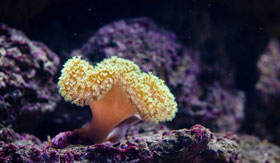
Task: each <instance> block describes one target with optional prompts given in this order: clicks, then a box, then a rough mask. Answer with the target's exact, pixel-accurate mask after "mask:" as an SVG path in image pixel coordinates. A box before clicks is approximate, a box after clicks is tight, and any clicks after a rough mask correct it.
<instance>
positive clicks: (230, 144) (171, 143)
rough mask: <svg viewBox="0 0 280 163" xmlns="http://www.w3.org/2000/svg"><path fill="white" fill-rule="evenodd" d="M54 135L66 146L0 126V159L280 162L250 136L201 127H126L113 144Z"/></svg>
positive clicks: (275, 149) (271, 148) (272, 150)
mask: <svg viewBox="0 0 280 163" xmlns="http://www.w3.org/2000/svg"><path fill="white" fill-rule="evenodd" d="M58 137H59V138H62V139H61V140H60V143H64V145H65V143H66V144H67V145H66V146H63V147H62V146H56V148H54V147H53V145H54V143H57V141H54V139H53V140H52V142H51V141H50V140H49V141H48V142H41V141H40V140H38V139H37V138H35V137H34V136H31V135H28V134H21V135H20V134H17V133H15V132H14V131H13V130H11V129H2V130H1V131H0V161H4V160H5V161H6V162H9V161H21V162H27V161H28V160H31V161H34V162H40V161H41V162H43V161H45V162H57V161H61V162H64V161H65V162H75V161H81V160H83V161H85V162H89V161H93V160H94V161H96V162H108V161H110V162H111V161H113V162H114V161H116V162H162V161H164V162H166V161H177V162H186V161H188V162H209V161H210V162H250V161H255V162H266V161H269V162H278V161H279V154H280V148H279V147H277V146H275V145H272V144H269V143H267V142H261V141H260V140H259V139H258V138H256V137H254V136H246V135H245V136H241V137H238V136H237V135H234V134H230V133H220V134H215V133H212V132H210V130H209V129H207V128H205V127H203V126H201V125H195V126H193V127H192V128H191V129H180V130H172V131H171V130H169V129H168V128H166V127H165V126H164V125H154V124H151V123H143V122H141V123H138V124H137V125H135V126H133V127H131V128H130V129H129V131H128V132H127V135H126V138H125V139H124V140H122V141H121V142H118V143H115V144H110V143H103V144H94V145H86V144H84V145H82V144H77V143H78V141H77V140H78V139H76V138H77V137H75V136H73V135H71V133H70V132H63V133H60V134H59V135H58ZM69 142H72V143H76V144H71V143H69ZM51 143H52V144H51ZM79 143H80V142H79ZM83 143H85V142H83ZM256 156H257V157H256Z"/></svg>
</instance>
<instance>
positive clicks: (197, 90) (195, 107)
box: [71, 18, 245, 131]
mask: <svg viewBox="0 0 280 163" xmlns="http://www.w3.org/2000/svg"><path fill="white" fill-rule="evenodd" d="M71 55H82V56H85V57H86V58H88V59H89V60H91V61H92V62H98V61H99V60H101V59H102V58H105V57H110V56H113V55H117V56H120V57H124V58H127V59H130V60H132V61H134V62H135V63H136V64H138V65H139V66H140V67H141V69H143V70H144V71H151V72H153V73H154V74H156V75H157V76H159V77H160V78H162V79H163V80H165V82H166V83H167V85H168V86H169V88H170V89H171V91H172V92H173V93H174V95H175V97H176V100H177V102H178V104H179V114H178V115H182V117H183V118H182V119H184V122H183V123H184V125H182V126H180V125H181V124H182V123H179V124H178V125H177V128H182V127H191V125H193V124H195V123H200V124H203V125H205V126H206V127H209V128H211V129H212V130H214V131H236V130H237V129H238V127H239V125H240V124H241V122H242V120H243V110H244V102H245V95H244V94H243V93H242V92H241V91H227V90H225V89H223V88H222V87H221V86H215V85H214V86H204V85H205V84H203V81H199V79H198V75H200V69H199V66H200V65H199V61H198V59H199V55H198V54H197V53H196V52H193V51H190V50H188V49H187V48H185V47H184V46H183V45H182V44H180V43H179V41H178V39H177V37H176V36H175V34H174V33H172V32H169V31H167V30H164V29H162V28H160V27H158V26H156V25H155V24H154V23H153V22H152V21H151V20H149V19H147V18H135V19H127V20H120V21H116V22H113V23H111V24H108V25H105V26H104V27H102V28H100V29H99V30H98V31H97V32H96V33H95V34H94V35H93V36H92V37H91V38H90V39H89V41H88V42H87V43H86V44H85V45H84V46H82V48H80V49H78V50H75V51H74V52H73V53H72V54H71ZM217 85H218V84H217ZM208 87H210V88H208ZM175 121H176V119H175ZM175 121H174V122H175ZM174 122H172V123H174ZM177 122H178V121H177ZM175 125H176V124H175ZM178 126H179V127H178Z"/></svg>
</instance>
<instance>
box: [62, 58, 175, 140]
mask: <svg viewBox="0 0 280 163" xmlns="http://www.w3.org/2000/svg"><path fill="white" fill-rule="evenodd" d="M61 72H62V74H61V76H60V77H59V82H58V85H59V92H60V94H61V95H62V96H63V97H64V99H65V100H66V101H71V102H72V103H74V104H76V105H79V106H84V105H89V106H90V108H91V111H92V116H93V120H92V123H91V125H89V126H88V127H86V128H84V129H82V130H80V134H82V135H84V136H85V137H87V138H88V139H90V140H91V141H92V142H102V141H104V140H106V137H108V134H109V133H110V132H111V131H113V129H114V128H115V127H116V126H117V125H118V124H121V122H124V121H125V120H126V119H128V118H129V117H131V116H134V115H139V116H140V117H141V118H142V119H144V120H148V121H151V122H156V123H157V122H159V121H166V120H171V119H172V118H174V116H175V113H176V111H177V103H176V102H175V98H174V96H173V95H172V94H171V92H170V91H169V89H168V87H167V86H166V85H165V84H164V81H163V80H161V79H159V78H158V77H156V76H154V75H152V74H151V73H149V74H146V73H144V72H141V71H140V69H139V67H138V66H137V65H136V64H135V63H133V62H131V61H129V60H125V59H122V58H118V57H116V56H113V57H111V58H108V59H105V60H104V61H102V62H100V63H99V64H97V65H96V66H95V67H93V66H91V65H90V64H89V63H88V62H86V61H84V60H81V58H80V57H73V58H72V59H69V60H68V61H67V62H66V63H65V64H64V67H63V69H62V71H61ZM134 120H135V121H136V119H134ZM134 120H133V121H134ZM133 121H131V122H133ZM125 124H126V125H128V124H129V123H125ZM126 125H122V127H121V126H117V127H121V128H122V129H120V131H121V132H123V133H124V132H125V131H123V130H125V129H126V128H127V127H124V126H126ZM115 131H116V130H115ZM97 133H98V134H97ZM115 133H116V134H118V133H119V132H115ZM121 135H122V134H121ZM118 137H120V136H118Z"/></svg>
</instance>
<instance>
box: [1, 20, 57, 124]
mask: <svg viewBox="0 0 280 163" xmlns="http://www.w3.org/2000/svg"><path fill="white" fill-rule="evenodd" d="M59 62H60V61H59V58H58V57H57V55H56V54H55V53H53V52H52V51H50V50H49V49H48V48H47V47H46V46H45V45H44V44H42V43H39V42H35V41H30V40H29V39H28V38H27V37H26V36H25V35H24V34H23V33H21V32H20V31H18V30H15V29H11V28H8V27H7V26H6V25H1V26H0V123H1V124H0V125H1V126H10V125H11V124H13V127H15V124H16V121H17V120H18V119H19V117H21V118H23V117H24V116H20V115H25V113H26V115H27V116H28V115H29V113H31V112H33V113H35V112H36V113H42V112H46V111H52V110H54V108H55V106H56V103H57V101H58V100H59V99H60V97H59V94H58V92H57V88H56V84H55V83H54V82H53V79H54V75H55V73H56V72H57V68H58V66H59ZM32 117H36V116H34V114H33V115H32ZM37 117H39V116H37ZM35 121H36V118H34V121H33V122H32V124H28V125H31V126H32V125H34V124H36V123H34V122H35ZM28 122H30V121H26V120H24V118H23V120H22V121H20V122H18V123H17V125H21V126H24V124H26V123H28ZM29 127H30V126H29ZM21 128H23V127H21ZM30 128H31V127H30Z"/></svg>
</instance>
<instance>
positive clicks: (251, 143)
mask: <svg viewBox="0 0 280 163" xmlns="http://www.w3.org/2000/svg"><path fill="white" fill-rule="evenodd" d="M240 140H241V141H240V147H241V148H240V149H241V153H242V160H246V161H247V162H275V163H276V162H280V148H279V147H278V146H276V145H274V144H271V143H269V142H267V141H261V140H260V139H259V138H257V137H255V136H249V135H243V136H241V137H240Z"/></svg>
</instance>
